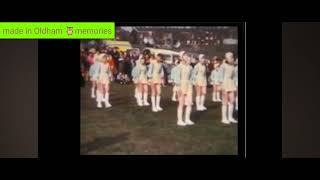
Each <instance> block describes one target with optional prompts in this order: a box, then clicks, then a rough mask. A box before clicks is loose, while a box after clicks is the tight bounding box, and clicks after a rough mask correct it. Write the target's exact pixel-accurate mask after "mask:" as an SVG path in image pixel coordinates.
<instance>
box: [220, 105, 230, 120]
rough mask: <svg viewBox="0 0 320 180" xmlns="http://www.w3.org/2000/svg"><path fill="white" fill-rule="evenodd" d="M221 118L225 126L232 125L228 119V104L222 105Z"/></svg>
mask: <svg viewBox="0 0 320 180" xmlns="http://www.w3.org/2000/svg"><path fill="white" fill-rule="evenodd" d="M221 117H222V120H221V122H222V123H224V124H230V122H229V121H228V119H227V105H226V104H222V107H221Z"/></svg>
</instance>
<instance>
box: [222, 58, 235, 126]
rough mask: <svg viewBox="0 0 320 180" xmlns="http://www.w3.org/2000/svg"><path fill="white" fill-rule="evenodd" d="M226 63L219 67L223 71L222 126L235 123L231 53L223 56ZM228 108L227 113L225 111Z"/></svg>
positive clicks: (233, 75) (232, 59) (233, 76)
mask: <svg viewBox="0 0 320 180" xmlns="http://www.w3.org/2000/svg"><path fill="white" fill-rule="evenodd" d="M225 58H226V62H225V63H223V64H222V65H221V68H222V71H223V73H222V74H223V82H222V85H221V88H222V108H221V111H222V120H221V122H222V123H224V124H230V123H237V121H236V120H235V119H234V118H233V110H234V109H233V108H234V99H235V98H234V97H235V92H236V91H237V86H236V83H235V79H234V78H235V74H236V73H235V66H234V57H233V53H231V52H227V53H226V55H225ZM227 108H228V111H227Z"/></svg>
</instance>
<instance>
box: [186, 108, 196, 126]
mask: <svg viewBox="0 0 320 180" xmlns="http://www.w3.org/2000/svg"><path fill="white" fill-rule="evenodd" d="M191 110H192V109H191V106H187V107H186V113H185V124H186V125H193V124H194V123H193V122H192V121H191V120H190V115H191Z"/></svg>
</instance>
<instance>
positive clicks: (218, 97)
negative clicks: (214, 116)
mask: <svg viewBox="0 0 320 180" xmlns="http://www.w3.org/2000/svg"><path fill="white" fill-rule="evenodd" d="M220 95H221V92H220V91H218V92H217V99H218V100H219V101H221V96H220Z"/></svg>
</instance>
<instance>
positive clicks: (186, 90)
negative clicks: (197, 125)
mask: <svg viewBox="0 0 320 180" xmlns="http://www.w3.org/2000/svg"><path fill="white" fill-rule="evenodd" d="M180 57H181V62H180V64H179V65H178V67H177V69H176V71H175V72H174V74H172V78H173V81H174V83H175V85H176V86H177V88H178V99H179V104H178V108H177V117H178V121H177V125H178V126H186V125H193V124H194V123H193V122H192V121H191V120H190V114H191V110H192V109H191V106H192V105H191V103H192V67H191V66H190V65H189V61H190V59H189V58H188V56H187V55H186V54H185V52H181V54H180ZM190 97H191V98H190ZM184 106H186V109H185V121H183V120H182V116H183V109H184Z"/></svg>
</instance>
